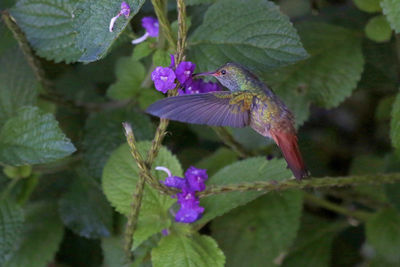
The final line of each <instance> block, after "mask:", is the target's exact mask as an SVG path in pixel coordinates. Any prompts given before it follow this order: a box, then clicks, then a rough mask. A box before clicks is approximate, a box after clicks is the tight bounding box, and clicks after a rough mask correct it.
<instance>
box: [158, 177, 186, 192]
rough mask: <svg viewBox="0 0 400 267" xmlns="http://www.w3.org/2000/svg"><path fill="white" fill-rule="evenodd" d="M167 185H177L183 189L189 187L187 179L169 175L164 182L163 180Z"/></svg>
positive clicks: (176, 186)
mask: <svg viewBox="0 0 400 267" xmlns="http://www.w3.org/2000/svg"><path fill="white" fill-rule="evenodd" d="M161 183H163V184H164V185H166V186H169V187H175V188H178V189H181V190H184V189H186V188H187V187H188V185H187V182H186V179H184V178H181V177H178V176H169V177H167V178H165V181H164V182H161Z"/></svg>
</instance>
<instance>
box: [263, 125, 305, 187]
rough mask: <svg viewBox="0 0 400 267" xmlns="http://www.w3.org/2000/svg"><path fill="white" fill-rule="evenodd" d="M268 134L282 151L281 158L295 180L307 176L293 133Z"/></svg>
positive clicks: (272, 132)
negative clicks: (282, 157)
mask: <svg viewBox="0 0 400 267" xmlns="http://www.w3.org/2000/svg"><path fill="white" fill-rule="evenodd" d="M270 134H271V136H272V138H273V139H274V141H275V142H276V144H277V145H278V146H279V148H280V149H281V151H282V154H283V156H284V157H285V159H286V162H287V163H288V167H289V168H290V169H291V170H292V172H293V174H294V176H295V177H296V179H299V180H300V179H302V178H304V177H306V176H308V175H309V173H308V171H307V168H306V166H305V164H304V161H303V158H302V156H301V153H300V149H299V145H298V144H297V136H296V134H295V133H291V132H285V131H279V132H278V131H270Z"/></svg>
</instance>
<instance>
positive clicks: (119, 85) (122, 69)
mask: <svg viewBox="0 0 400 267" xmlns="http://www.w3.org/2000/svg"><path fill="white" fill-rule="evenodd" d="M115 72H116V76H117V81H116V82H115V83H114V84H112V85H111V86H110V87H109V88H108V90H107V95H108V96H109V97H110V98H112V99H116V100H124V99H131V98H133V97H134V96H135V95H137V94H139V93H140V92H141V90H142V88H141V86H140V85H141V83H142V82H143V80H144V78H145V76H146V69H145V68H144V66H143V64H142V63H140V62H139V61H136V60H134V59H133V58H132V57H122V58H121V59H120V60H118V62H117V66H116V71H115Z"/></svg>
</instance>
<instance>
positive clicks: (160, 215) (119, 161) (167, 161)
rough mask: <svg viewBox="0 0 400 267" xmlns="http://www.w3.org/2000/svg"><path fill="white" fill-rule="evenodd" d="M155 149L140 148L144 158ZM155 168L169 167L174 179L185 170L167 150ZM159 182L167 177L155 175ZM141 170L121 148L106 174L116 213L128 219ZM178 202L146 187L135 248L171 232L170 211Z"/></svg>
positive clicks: (105, 186)
mask: <svg viewBox="0 0 400 267" xmlns="http://www.w3.org/2000/svg"><path fill="white" fill-rule="evenodd" d="M150 147H151V142H148V141H143V142H139V143H138V144H137V148H138V150H139V153H140V154H141V155H142V157H143V158H145V157H146V155H147V151H148V150H149V149H150ZM153 166H165V167H167V168H169V169H170V170H171V172H172V173H173V175H176V176H181V177H182V174H183V173H182V168H181V166H180V164H179V161H178V160H177V159H176V157H175V156H174V155H172V154H171V152H169V151H168V150H167V149H166V148H164V147H162V148H161V149H160V152H159V153H158V156H157V158H156V159H155V161H154V164H153ZM152 173H153V174H154V175H155V177H156V178H157V179H158V180H164V179H165V177H166V175H165V173H163V172H160V171H152ZM138 175H139V170H138V167H137V165H136V162H135V160H134V159H133V158H132V156H131V154H130V151H129V147H128V145H127V144H124V145H122V146H120V147H119V148H118V149H116V150H115V151H114V152H113V153H112V154H111V156H110V158H109V160H108V162H107V164H106V166H105V167H104V171H103V191H104V193H105V195H106V197H107V199H108V200H109V201H110V202H111V205H112V206H114V207H115V209H116V210H117V211H118V212H120V213H122V214H124V215H128V214H129V210H130V206H131V202H132V193H133V192H134V190H135V186H136V182H137V180H138ZM174 202H175V200H174V199H172V198H171V197H170V196H165V195H161V194H160V193H158V191H156V190H155V189H153V188H151V187H149V186H148V185H145V189H144V192H143V200H142V207H141V209H140V214H139V221H138V228H137V230H136V231H135V235H134V246H135V247H137V246H139V245H140V243H141V242H143V241H144V240H146V239H147V238H148V237H150V236H151V235H153V234H155V233H158V232H160V231H161V230H162V229H164V228H167V227H168V226H169V225H170V223H171V221H170V219H169V213H168V210H169V208H170V207H171V205H172V203H174Z"/></svg>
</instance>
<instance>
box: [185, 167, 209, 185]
mask: <svg viewBox="0 0 400 267" xmlns="http://www.w3.org/2000/svg"><path fill="white" fill-rule="evenodd" d="M185 178H186V179H187V181H188V184H189V188H190V189H191V190H193V191H203V190H204V189H205V188H206V185H205V183H204V182H205V181H206V180H207V179H208V175H207V170H204V169H197V168H195V167H193V166H191V167H190V168H189V169H187V171H186V172H185Z"/></svg>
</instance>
